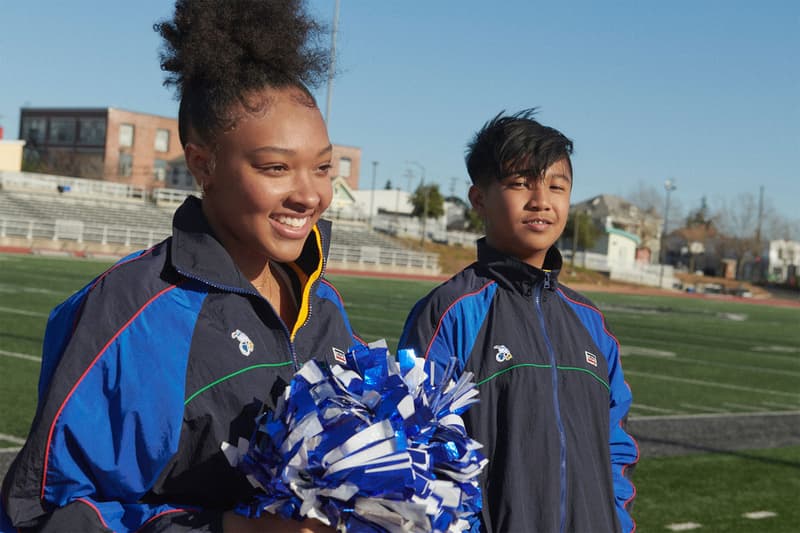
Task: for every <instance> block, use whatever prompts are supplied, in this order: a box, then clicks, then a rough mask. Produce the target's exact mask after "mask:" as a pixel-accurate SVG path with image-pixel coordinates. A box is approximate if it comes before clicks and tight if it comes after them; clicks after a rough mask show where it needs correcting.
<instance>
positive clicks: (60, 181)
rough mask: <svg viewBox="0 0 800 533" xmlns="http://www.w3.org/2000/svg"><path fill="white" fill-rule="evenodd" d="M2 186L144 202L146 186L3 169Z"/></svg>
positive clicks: (7, 188)
mask: <svg viewBox="0 0 800 533" xmlns="http://www.w3.org/2000/svg"><path fill="white" fill-rule="evenodd" d="M0 188H2V189H6V190H17V191H43V192H61V193H67V194H70V195H78V196H87V197H93V198H97V197H105V198H113V199H124V200H129V201H136V202H142V203H144V202H145V201H147V197H148V195H147V189H145V188H144V187H137V186H135V185H125V184H124V183H112V182H109V181H102V180H91V179H85V178H70V177H66V176H53V175H50V174H35V173H31V172H12V171H0Z"/></svg>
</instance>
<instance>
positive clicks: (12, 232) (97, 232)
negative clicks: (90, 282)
mask: <svg viewBox="0 0 800 533" xmlns="http://www.w3.org/2000/svg"><path fill="white" fill-rule="evenodd" d="M170 234H171V231H168V230H163V231H161V230H153V229H147V228H135V227H124V226H110V225H105V224H89V223H84V222H82V221H79V220H31V219H21V218H10V217H0V238H6V237H21V238H23V239H25V240H27V241H34V240H41V239H45V240H50V241H54V242H61V241H72V242H78V243H96V244H102V245H106V244H112V245H123V246H130V247H143V248H149V247H150V246H153V245H154V244H155V243H157V242H159V241H161V240H163V239H165V238H166V237H168V236H169V235H170Z"/></svg>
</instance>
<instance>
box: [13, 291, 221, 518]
mask: <svg viewBox="0 0 800 533" xmlns="http://www.w3.org/2000/svg"><path fill="white" fill-rule="evenodd" d="M95 292H98V293H101V294H99V295H94V294H93V293H95ZM103 292H104V291H103V289H102V287H100V288H98V289H96V290H92V291H89V293H87V291H81V293H79V294H80V295H81V296H80V297H73V298H70V299H69V300H67V302H65V303H64V304H63V305H62V306H60V307H59V308H57V309H56V311H54V313H53V314H52V315H51V319H50V322H49V323H48V329H47V332H46V335H45V338H46V339H48V343H49V344H48V346H46V347H45V350H44V355H45V357H43V363H46V364H43V368H42V376H41V377H40V384H39V389H40V393H41V397H40V399H39V405H38V407H37V413H36V417H35V419H34V422H33V425H32V428H31V431H30V434H29V436H28V439H27V440H26V443H25V445H24V446H23V449H22V450H21V451H20V454H19V456H18V457H17V459H16V461H15V463H14V464H13V465H12V467H11V469H10V470H9V474H8V476H7V478H6V480H5V482H4V486H3V494H2V501H3V508H4V511H5V512H6V513H7V514H8V517H9V518H10V522H11V523H13V524H14V526H15V527H20V528H25V527H34V528H36V529H37V530H42V531H68V530H75V531H136V530H143V531H147V530H149V529H151V528H154V529H162V530H163V529H164V528H165V527H167V524H169V527H170V528H172V529H171V530H180V529H183V528H185V529H186V530H188V529H190V528H193V529H206V528H211V527H216V525H218V524H221V521H220V520H221V515H220V514H219V513H209V512H205V511H203V510H202V509H198V508H194V507H184V506H181V505H180V504H179V502H176V503H175V504H174V505H173V504H158V505H152V504H147V503H142V501H141V500H142V498H143V497H144V496H145V494H146V493H147V492H148V491H149V490H150V489H151V488H152V487H153V486H154V485H155V483H156V481H157V480H158V478H159V476H160V475H161V474H162V471H163V470H164V468H165V467H166V466H167V465H168V464H169V462H170V461H171V460H172V459H173V457H174V455H175V454H176V452H177V450H178V442H179V439H180V435H181V429H182V421H183V409H184V406H183V403H184V395H185V391H184V381H185V376H186V365H187V362H188V353H189V348H190V345H191V339H192V332H193V330H194V327H195V323H196V317H197V312H198V311H199V309H200V307H201V305H202V300H203V298H204V294H203V293H201V292H199V291H185V290H180V289H178V288H177V287H176V286H175V285H165V286H164V287H163V288H161V289H160V290H158V291H155V292H154V293H153V294H149V295H147V296H144V297H139V298H138V300H139V302H138V303H135V305H132V306H131V307H127V306H126V305H124V304H123V303H122V302H124V301H125V299H124V298H123V297H122V295H119V294H117V295H113V294H109V293H108V292H106V294H102V293H103ZM114 296H118V297H116V298H115V297H114ZM180 523H182V524H184V525H183V526H181V527H177V524H180ZM173 526H175V527H173Z"/></svg>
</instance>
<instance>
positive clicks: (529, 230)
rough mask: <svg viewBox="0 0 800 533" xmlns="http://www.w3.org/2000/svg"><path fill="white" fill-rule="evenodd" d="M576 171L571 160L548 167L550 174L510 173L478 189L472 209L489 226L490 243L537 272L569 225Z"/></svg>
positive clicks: (473, 193) (472, 192) (472, 195)
mask: <svg viewBox="0 0 800 533" xmlns="http://www.w3.org/2000/svg"><path fill="white" fill-rule="evenodd" d="M571 191H572V170H571V169H570V164H569V161H568V160H567V159H561V160H559V161H557V162H555V163H553V164H552V165H550V166H549V167H547V169H545V171H544V176H537V177H533V176H525V175H520V174H509V175H508V176H507V177H505V178H503V179H501V180H496V181H493V182H492V183H491V184H490V185H489V186H488V187H485V188H481V187H477V186H475V185H473V186H472V187H471V188H470V191H469V199H470V201H471V202H472V207H473V208H474V209H475V211H477V212H478V214H479V215H480V216H481V217H482V218H483V220H484V221H485V223H486V241H487V243H488V244H489V245H490V246H492V247H493V248H495V249H497V250H499V251H501V252H505V253H507V254H509V255H512V256H514V257H516V258H517V259H519V260H521V261H524V262H525V263H528V264H529V265H532V266H535V267H537V268H542V264H543V263H544V258H545V256H546V255H547V250H548V249H549V248H550V247H551V246H552V245H553V244H554V243H555V242H556V241H557V240H558V238H559V237H560V236H561V233H562V232H563V231H564V226H565V225H566V224H567V216H568V215H569V197H570V192H571Z"/></svg>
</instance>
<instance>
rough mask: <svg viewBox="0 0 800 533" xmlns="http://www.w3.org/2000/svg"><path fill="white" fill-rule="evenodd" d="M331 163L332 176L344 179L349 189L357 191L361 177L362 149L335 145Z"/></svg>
mask: <svg viewBox="0 0 800 533" xmlns="http://www.w3.org/2000/svg"><path fill="white" fill-rule="evenodd" d="M331 163H332V164H333V168H332V169H331V176H332V177H334V178H336V177H341V178H344V180H345V181H346V182H347V186H348V187H350V188H351V189H353V190H357V189H358V180H359V177H360V175H361V148H356V147H355V146H344V145H341V144H334V145H333V157H332V159H331Z"/></svg>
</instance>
